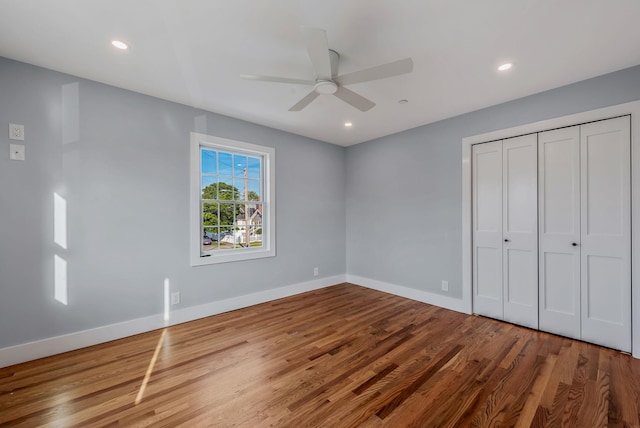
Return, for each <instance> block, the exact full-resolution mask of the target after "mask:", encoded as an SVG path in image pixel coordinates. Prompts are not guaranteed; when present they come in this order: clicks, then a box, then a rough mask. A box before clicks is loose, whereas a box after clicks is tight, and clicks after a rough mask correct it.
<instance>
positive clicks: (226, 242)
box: [218, 227, 234, 250]
mask: <svg viewBox="0 0 640 428" xmlns="http://www.w3.org/2000/svg"><path fill="white" fill-rule="evenodd" d="M218 245H219V248H220V249H221V250H229V249H231V248H233V246H234V238H233V231H232V228H231V227H220V233H219V234H218Z"/></svg>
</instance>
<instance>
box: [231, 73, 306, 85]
mask: <svg viewBox="0 0 640 428" xmlns="http://www.w3.org/2000/svg"><path fill="white" fill-rule="evenodd" d="M240 77H241V78H243V79H247V80H259V81H261V82H276V83H293V84H296V85H315V84H316V81H315V80H304V79H290V78H288V77H276V76H258V75H255V74H241V75H240Z"/></svg>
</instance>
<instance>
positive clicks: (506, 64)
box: [498, 62, 513, 71]
mask: <svg viewBox="0 0 640 428" xmlns="http://www.w3.org/2000/svg"><path fill="white" fill-rule="evenodd" d="M511 67H513V64H511V63H510V62H506V63H504V64H502V65H501V66H500V67H498V70H500V71H507V70H508V69H510V68H511Z"/></svg>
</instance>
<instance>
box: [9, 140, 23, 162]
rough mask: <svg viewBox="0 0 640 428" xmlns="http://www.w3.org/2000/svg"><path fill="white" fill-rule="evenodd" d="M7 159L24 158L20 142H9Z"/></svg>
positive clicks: (21, 159)
mask: <svg viewBox="0 0 640 428" xmlns="http://www.w3.org/2000/svg"><path fill="white" fill-rule="evenodd" d="M9 159H12V160H20V161H23V160H24V146H23V145H22V144H9Z"/></svg>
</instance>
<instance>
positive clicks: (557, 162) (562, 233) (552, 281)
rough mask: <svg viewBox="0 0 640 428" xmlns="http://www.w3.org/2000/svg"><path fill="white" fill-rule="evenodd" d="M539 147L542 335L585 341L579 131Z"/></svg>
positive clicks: (556, 135)
mask: <svg viewBox="0 0 640 428" xmlns="http://www.w3.org/2000/svg"><path fill="white" fill-rule="evenodd" d="M538 144H539V150H538V157H539V158H538V165H539V169H538V183H539V190H538V192H539V208H540V209H539V219H540V235H539V269H540V330H543V331H548V332H551V333H556V334H560V335H562V336H567V337H572V338H575V339H580V338H581V336H580V247H579V242H580V127H579V126H572V127H570V128H564V129H557V130H554V131H547V132H541V133H540V134H539V143H538ZM573 244H575V245H573Z"/></svg>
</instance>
